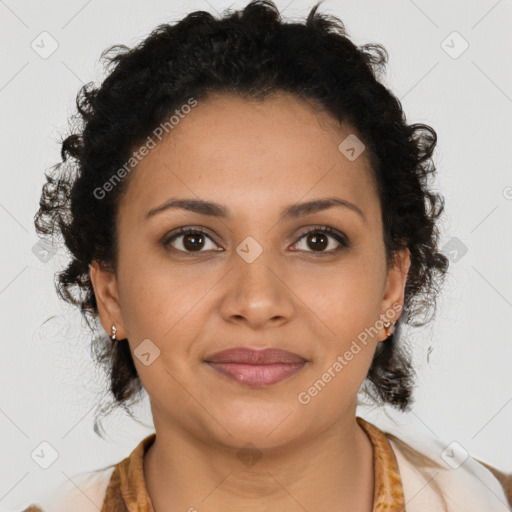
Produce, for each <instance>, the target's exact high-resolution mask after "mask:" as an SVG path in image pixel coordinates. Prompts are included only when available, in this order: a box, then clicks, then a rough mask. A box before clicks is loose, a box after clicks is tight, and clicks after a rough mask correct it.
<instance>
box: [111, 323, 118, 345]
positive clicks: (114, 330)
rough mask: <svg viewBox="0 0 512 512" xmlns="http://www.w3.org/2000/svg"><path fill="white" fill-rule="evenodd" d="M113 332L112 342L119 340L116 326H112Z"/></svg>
mask: <svg viewBox="0 0 512 512" xmlns="http://www.w3.org/2000/svg"><path fill="white" fill-rule="evenodd" d="M111 332H112V334H111V335H110V339H111V340H112V342H114V341H116V340H117V338H116V332H117V328H116V326H115V325H113V326H112V328H111Z"/></svg>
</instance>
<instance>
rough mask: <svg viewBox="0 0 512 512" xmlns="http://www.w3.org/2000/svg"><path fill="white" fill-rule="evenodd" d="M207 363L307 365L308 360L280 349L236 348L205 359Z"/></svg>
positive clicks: (216, 353)
mask: <svg viewBox="0 0 512 512" xmlns="http://www.w3.org/2000/svg"><path fill="white" fill-rule="evenodd" d="M205 361H206V362H207V363H245V364H261V365H263V364H275V363H288V364H290V363H305V362H306V359H304V358H303V357H301V356H299V355H298V354H295V353H294V352H289V351H288V350H282V349H280V348H266V349H263V350H261V349H259V350H256V349H253V348H247V347H236V348H228V349H226V350H222V351H221V352H215V353H214V354H212V355H210V356H208V357H206V358H205Z"/></svg>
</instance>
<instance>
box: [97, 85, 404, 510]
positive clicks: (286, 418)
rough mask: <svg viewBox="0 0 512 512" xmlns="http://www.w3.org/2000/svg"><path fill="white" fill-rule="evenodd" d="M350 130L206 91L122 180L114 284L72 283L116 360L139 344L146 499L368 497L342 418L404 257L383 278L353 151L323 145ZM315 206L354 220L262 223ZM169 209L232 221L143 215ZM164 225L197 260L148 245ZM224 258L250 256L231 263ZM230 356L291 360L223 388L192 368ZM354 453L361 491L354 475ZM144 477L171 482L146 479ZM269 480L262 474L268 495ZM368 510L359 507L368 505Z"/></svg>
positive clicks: (375, 217)
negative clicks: (196, 240)
mask: <svg viewBox="0 0 512 512" xmlns="http://www.w3.org/2000/svg"><path fill="white" fill-rule="evenodd" d="M351 134H355V135H357V133H356V132H355V130H354V129H353V128H351V127H350V126H349V125H347V124H344V125H340V124H339V123H338V122H337V121H336V120H335V119H334V118H333V117H332V116H331V115H330V114H329V113H328V112H327V111H325V109H321V108H320V107H319V106H318V105H316V104H315V103H313V102H306V101H304V100H300V99H298V98H296V97H294V96H292V95H289V94H286V93H280V94H276V95H274V96H272V97H269V98H267V99H265V100H264V101H253V100H247V99H242V98H240V97H238V96H234V95H228V94H224V95H214V96H211V97H209V98H208V99H207V100H205V101H202V102H199V103H198V105H197V106H196V107H195V108H193V109H192V111H191V112H190V113H189V114H187V115H186V116H184V118H183V119H181V120H180V122H179V124H178V125H176V126H174V128H173V130H172V131H170V132H169V134H168V135H167V136H166V137H165V138H163V139H162V141H161V142H159V144H158V145H157V146H156V147H155V148H154V149H152V150H151V151H150V152H149V154H148V155H147V156H145V157H144V159H143V160H142V161H141V162H140V163H139V164H138V165H137V167H136V168H135V169H134V170H132V171H131V172H132V175H131V176H130V183H129V186H128V188H127V191H126V194H125V195H124V196H123V197H122V199H121V204H120V208H119V212H118V218H117V227H118V237H119V238H118V240H119V257H118V267H117V272H116V273H113V272H109V271H108V270H106V269H104V268H103V267H102V266H101V265H100V264H99V263H98V262H96V261H95V262H93V264H92V265H91V270H90V275H91V280H92V283H93V286H94V291H95V295H96V297H97V299H98V308H99V314H100V319H101V323H102V325H103V327H104V329H105V330H106V332H107V333H110V328H111V326H112V325H113V324H114V325H115V326H116V327H117V338H118V339H123V338H128V341H123V343H126V342H128V343H129V345H130V348H131V350H132V353H133V351H136V349H137V347H138V346H139V345H140V344H141V343H142V342H143V341H144V340H150V342H149V343H150V344H149V345H147V346H148V347H150V352H151V353H152V354H153V356H154V354H156V353H158V354H159V355H158V357H156V358H155V359H154V361H152V362H151V364H149V365H146V364H144V363H143V362H142V361H141V360H140V359H139V358H137V357H134V362H135V366H136V368H137V372H138V374H139V376H140V378H141V380H142V383H143V386H144V388H145V390H146V391H147V393H148V395H149V398H150V402H151V410H152V414H153V419H154V422H155V429H156V432H157V441H155V444H154V445H153V447H152V448H151V450H150V452H149V453H150V454H151V458H150V457H149V454H148V456H147V460H148V466H147V467H148V475H153V477H152V479H148V487H149V488H150V491H151V488H153V490H154V494H155V495H157V496H161V498H160V499H161V500H162V502H163V495H164V493H165V491H164V490H163V489H164V482H165V483H166V484H167V486H168V488H169V489H173V492H174V494H173V496H174V497H175V501H174V503H176V504H177V503H178V502H179V503H180V506H181V505H183V506H188V507H191V506H193V503H191V502H190V500H191V499H192V496H196V498H198V499H197V500H196V501H195V503H198V504H200V503H201V502H200V500H199V496H201V498H202V497H204V496H206V495H207V494H208V493H209V492H211V491H212V489H214V488H216V491H215V493H214V494H212V496H211V497H209V498H208V501H207V502H205V504H204V507H203V510H215V506H217V505H218V506H221V504H222V503H223V504H224V505H223V506H224V507H226V506H227V505H226V503H227V501H226V500H227V498H226V497H227V496H229V497H230V500H231V501H230V502H229V503H232V504H233V510H235V509H237V508H236V507H241V506H244V507H246V508H245V509H246V510H253V509H254V510H262V509H261V508H258V506H261V504H262V503H267V502H268V504H269V506H270V504H274V505H275V504H276V503H281V506H282V507H283V508H282V510H296V509H297V508H293V507H292V501H290V496H288V495H287V494H286V493H285V492H284V491H283V488H282V486H285V488H286V489H287V490H288V494H292V493H293V496H300V497H301V499H302V502H303V504H304V506H306V503H307V504H308V505H309V506H311V507H313V508H312V509H311V510H313V509H314V510H324V508H318V507H319V506H321V505H319V504H318V502H317V501H318V498H315V496H317V497H318V492H325V493H326V494H329V491H328V489H329V486H330V488H331V489H332V488H333V486H334V487H335V486H336V482H337V481H338V482H339V481H340V479H344V480H343V481H344V482H346V485H347V487H348V486H351V487H350V488H351V489H353V490H354V492H353V496H354V497H353V498H352V499H353V500H355V499H356V498H355V496H356V495H358V494H357V493H356V490H359V491H360V494H359V495H361V496H362V495H364V496H366V495H370V497H371V498H372V497H373V495H372V493H373V491H372V487H371V486H372V485H373V484H372V480H371V472H372V469H371V445H370V444H369V441H368V439H367V438H366V435H365V434H364V432H363V431H362V430H361V428H360V427H359V426H358V425H357V423H356V421H355V410H356V405H357V402H356V395H357V392H358V390H359V388H360V386H361V384H362V383H363V381H364V379H365V377H366V375H367V372H368V369H369V367H370V364H371V361H372V358H373V355H374V351H375V347H376V344H377V342H378V341H381V340H385V339H386V337H387V335H386V333H385V330H384V328H382V324H379V323H378V320H379V319H384V320H388V319H389V318H390V317H389V316H386V317H384V316H382V315H386V313H387V312H389V311H394V310H393V305H394V304H395V305H396V304H399V305H403V298H404V288H405V282H406V276H407V272H408V270H409V266H410V253H409V250H408V249H406V250H404V251H402V252H401V253H399V254H398V256H397V258H396V260H395V264H394V266H393V267H392V268H391V269H390V270H389V272H388V271H387V269H386V266H385V252H384V241H383V233H382V219H381V210H380V203H379V197H378V195H377V191H376V188H375V185H374V181H373V178H372V173H371V169H370V166H369V161H368V158H367V155H366V153H365V151H363V152H362V154H361V155H360V156H359V157H357V158H356V159H355V160H353V161H351V160H349V159H348V158H347V157H346V156H345V154H343V152H342V151H340V149H339V145H340V143H341V142H342V141H343V140H344V139H345V138H346V137H347V136H349V135H351ZM325 197H337V198H340V199H342V200H345V201H348V202H350V203H352V204H354V205H356V206H357V207H358V208H359V209H360V210H361V211H362V214H363V215H360V214H358V213H357V212H356V211H354V210H353V209H350V208H347V207H338V206H336V207H331V208H329V209H325V210H323V211H319V212H315V213H310V214H308V215H305V216H301V217H299V218H291V219H282V220H280V217H279V216H280V213H281V211H282V210H283V209H284V208H285V207H287V206H289V205H293V204H297V203H301V202H306V201H311V200H313V199H319V198H325ZM170 198H189V199H202V200H207V201H213V202H216V203H220V204H222V205H223V206H224V207H226V208H228V209H229V210H230V211H231V212H232V218H216V217H211V216H208V215H205V214H202V213H197V212H191V211H186V210H183V209H168V210H164V211H162V212H160V213H157V214H155V215H153V216H151V217H150V218H148V219H146V218H145V216H146V214H147V213H148V212H149V211H150V210H151V209H153V208H155V207H157V206H159V205H161V204H163V203H165V202H166V201H167V200H169V199H170ZM180 227H192V228H194V229H195V230H196V231H197V230H199V231H202V232H203V233H204V234H205V235H206V236H204V235H203V237H202V238H201V240H202V242H203V243H202V246H201V245H199V249H198V250H197V251H193V250H190V248H189V249H188V252H187V247H190V244H189V245H188V246H187V245H186V244H185V238H186V236H187V235H186V234H185V235H181V236H178V237H177V238H176V239H175V240H174V241H172V242H170V243H168V245H167V247H164V245H163V243H162V240H163V239H164V238H165V237H166V235H169V234H172V232H175V231H176V229H177V228H180ZM315 227H320V228H322V227H331V228H333V229H334V230H335V232H336V233H339V234H342V235H343V236H344V237H345V238H344V239H345V240H346V241H347V243H348V246H344V245H343V244H342V243H340V242H339V241H338V240H337V239H336V238H334V237H333V236H332V234H331V233H325V234H324V236H325V237H326V239H325V240H326V244H325V248H323V249H316V247H317V246H318V242H316V245H315V243H314V242H310V243H308V235H306V236H303V234H304V233H306V232H307V231H308V230H309V229H312V228H315ZM314 232H315V233H318V231H314ZM248 237H251V238H250V240H251V244H252V245H249V246H246V245H245V242H246V241H247V238H248ZM327 242H328V243H327ZM240 247H245V248H248V247H249V253H251V254H252V255H254V254H255V251H259V250H261V254H259V256H258V257H256V258H255V259H254V260H253V261H250V262H248V261H247V260H246V259H245V258H244V257H242V256H241V254H244V253H241V252H240V251H237V248H240ZM336 249H337V250H336ZM322 251H323V254H322V255H318V253H319V252H320V253H321V252H322ZM399 315H400V312H396V311H395V316H394V318H391V320H392V321H393V322H395V321H396V320H397V318H398V317H399ZM376 325H377V326H378V328H376V331H377V332H376V334H374V335H373V336H371V335H370V336H369V337H368V341H367V344H366V345H363V344H362V343H361V342H358V345H359V346H360V347H361V349H360V350H359V351H358V352H357V353H355V354H354V355H353V358H351V360H349V361H348V360H347V359H346V358H344V361H345V362H346V364H344V365H343V368H342V370H341V371H337V372H336V371H334V374H335V376H332V373H333V370H332V368H333V365H334V363H335V362H336V361H339V359H338V356H342V357H344V354H345V353H346V352H347V351H350V349H351V346H352V347H353V342H354V341H355V340H358V335H361V333H363V332H365V329H370V328H371V327H372V326H376ZM384 342H385V341H384ZM145 343H148V342H147V341H146V342H145ZM239 346H244V347H253V348H264V347H277V348H281V349H285V350H289V351H292V352H295V353H297V354H299V355H300V356H302V357H303V358H305V359H307V361H308V363H307V364H306V365H305V366H304V368H303V369H302V370H301V371H300V372H299V373H297V374H295V375H293V376H292V377H290V378H288V379H285V380H283V381H281V382H278V383H276V384H273V385H270V386H268V387H265V388H250V387H247V386H244V385H242V384H239V383H237V382H235V381H233V380H230V379H228V378H227V377H225V376H223V375H220V374H218V373H217V372H216V371H214V370H213V369H212V368H210V367H209V366H208V365H206V364H205V363H204V358H205V357H206V356H207V355H209V354H212V353H213V352H216V351H220V350H223V349H227V348H233V347H239ZM158 351H159V352H158ZM337 367H338V368H339V366H337ZM329 368H331V378H330V379H329V381H328V382H327V383H325V386H323V387H321V390H320V391H319V392H317V393H316V394H315V396H311V395H310V400H309V402H308V403H307V404H305V403H301V402H300V401H299V399H298V396H299V394H300V393H301V392H302V396H303V397H304V392H306V393H307V391H308V389H310V388H311V387H312V386H313V385H314V383H315V382H317V381H318V379H322V375H323V374H325V372H327V371H328V369H329ZM325 380H327V378H326V377H325V378H324V381H325ZM246 443H252V445H253V446H254V447H256V449H257V453H259V454H261V455H262V457H261V459H260V460H259V462H258V463H256V464H255V465H254V466H252V467H248V466H247V465H244V464H243V462H241V460H240V459H239V458H238V457H237V454H239V453H240V450H241V447H243V446H245V445H246ZM368 450H370V451H368ZM362 455H364V457H365V459H364V460H365V461H366V462H365V464H366V465H364V464H361V471H364V474H365V475H366V477H368V478H366V480H365V482H367V483H366V484H364V485H363V484H358V483H357V481H359V480H357V479H358V478H359V477H360V476H361V475H360V474H359V473H358V471H356V470H354V464H356V467H357V463H356V461H357V460H358V457H360V456H362ZM343 461H344V462H343ZM150 462H151V465H150V464H149V463H150ZM157 467H158V468H160V469H161V470H163V469H165V470H168V471H172V470H176V469H178V468H179V471H175V473H172V474H173V475H176V476H175V477H173V478H167V479H164V477H162V476H158V475H159V474H162V473H161V472H160V473H158V471H157V470H156V468H157ZM150 468H152V469H150ZM269 471H270V473H272V474H273V475H275V476H277V475H279V479H278V480H279V482H280V484H279V485H278V484H277V483H276V481H275V480H273V479H272V478H270V476H269ZM318 471H320V473H321V474H322V475H323V476H321V477H320V476H318ZM177 473H179V474H180V475H182V476H181V477H180V476H178V475H177ZM228 474H229V475H230V476H229V478H226V475H228ZM326 475H328V476H326ZM186 476H188V477H190V478H189V480H187V479H186V478H185V477H186ZM249 476H250V477H249ZM180 479H181V480H180ZM223 479H225V480H223ZM368 479H369V480H368ZM150 480H151V482H152V484H151V485H150V484H149V481H150ZM220 481H223V484H222V485H221V486H219V482H220ZM305 481H307V483H304V482H305ZM294 482H299V483H294ZM300 482H302V483H300ZM216 486H218V487H216ZM339 488H340V489H343V490H344V491H347V492H348V489H347V488H344V487H339ZM169 492H170V491H169ZM180 493H181V495H182V496H183V500H181V501H180V498H178V497H177V496H178V495H179V494H180ZM315 493H316V494H315ZM329 495H330V496H335V497H336V500H337V501H336V503H330V502H329V500H328V499H327V500H326V501H323V503H324V504H325V509H326V510H327V507H328V506H331V505H333V504H334V505H338V506H339V505H340V500H341V499H345V503H346V504H347V505H354V504H355V503H356V502H355V501H348V500H350V499H351V498H348V497H346V498H343V497H342V496H341V492H340V493H338V492H334V493H333V492H332V491H331V493H330V494H329ZM345 495H346V494H345ZM185 496H186V498H185ZM152 497H153V493H152ZM255 499H256V502H257V504H256V505H255V503H256V502H255V501H254V500H255ZM156 500H157V498H156V497H155V498H154V502H155V501H156ZM187 500H188V501H187ZM216 500H217V501H216ZM223 500H224V501H223ZM251 500H252V501H251ZM258 500H259V501H258ZM266 500H267V501H266ZM308 500H309V501H308ZM207 503H208V504H209V505H208V506H211V507H212V508H205V507H206V504H207ZM358 503H359V504H360V503H361V502H358ZM371 503H372V502H371V499H370V501H364V504H365V506H366V508H361V509H360V510H366V509H368V510H371V509H370V508H368V507H369V506H371ZM214 504H215V506H214ZM253 506H254V507H255V508H251V507H253ZM293 506H295V507H297V504H296V503H295V504H294V505H293ZM287 507H289V508H287ZM177 509H178V506H177V505H176V510H177ZM225 509H226V508H225ZM238 509H239V508H238ZM338 509H339V508H338ZM182 510H187V509H186V508H183V509H182ZM297 510H298V509H297ZM331 510H332V508H331ZM339 510H341V509H339Z"/></svg>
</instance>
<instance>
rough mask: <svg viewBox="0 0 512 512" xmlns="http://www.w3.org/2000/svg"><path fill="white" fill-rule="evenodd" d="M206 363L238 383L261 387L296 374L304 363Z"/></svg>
mask: <svg viewBox="0 0 512 512" xmlns="http://www.w3.org/2000/svg"><path fill="white" fill-rule="evenodd" d="M207 364H208V365H209V366H211V367H212V368H213V369H214V370H216V371H218V372H219V373H222V374H223V375H225V376H226V377H229V378H230V379H233V380H235V381H237V382H239V383H240V384H245V385H247V386H250V387H253V388H262V387H265V386H269V385H271V384H275V383H276V382H280V381H282V380H284V379H286V378H288V377H291V376H292V375H295V374H297V373H298V372H300V370H302V368H304V365H305V364H306V363H305V362H304V363H275V364H242V363H211V362H207Z"/></svg>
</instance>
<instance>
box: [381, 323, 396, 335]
mask: <svg viewBox="0 0 512 512" xmlns="http://www.w3.org/2000/svg"><path fill="white" fill-rule="evenodd" d="M383 325H384V328H385V329H386V336H387V337H388V338H389V337H390V336H391V335H392V334H393V331H394V330H395V324H394V323H393V322H384V324H383ZM390 327H391V332H390V331H389V328H390Z"/></svg>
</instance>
